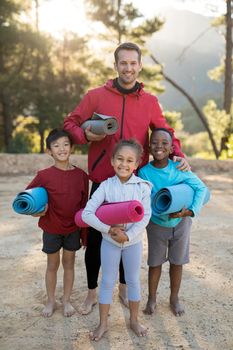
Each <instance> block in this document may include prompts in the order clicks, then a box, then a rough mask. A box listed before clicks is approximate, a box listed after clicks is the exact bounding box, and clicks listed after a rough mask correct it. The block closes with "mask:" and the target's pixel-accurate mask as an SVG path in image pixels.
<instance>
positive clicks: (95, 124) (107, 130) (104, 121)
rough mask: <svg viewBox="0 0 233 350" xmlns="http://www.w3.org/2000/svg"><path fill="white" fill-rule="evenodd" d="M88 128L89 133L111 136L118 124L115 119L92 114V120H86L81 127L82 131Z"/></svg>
mask: <svg viewBox="0 0 233 350" xmlns="http://www.w3.org/2000/svg"><path fill="white" fill-rule="evenodd" d="M88 126H90V127H91V128H90V131H91V132H93V133H94V134H97V135H102V134H106V135H113V134H115V133H116V132H117V130H118V122H117V119H116V118H115V117H110V116H108V115H103V114H99V113H94V114H93V116H92V118H91V119H89V120H86V121H85V122H84V123H83V124H82V125H81V128H82V129H84V130H85V129H86V128H87V127H88Z"/></svg>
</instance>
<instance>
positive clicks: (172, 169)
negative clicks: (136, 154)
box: [138, 159, 207, 227]
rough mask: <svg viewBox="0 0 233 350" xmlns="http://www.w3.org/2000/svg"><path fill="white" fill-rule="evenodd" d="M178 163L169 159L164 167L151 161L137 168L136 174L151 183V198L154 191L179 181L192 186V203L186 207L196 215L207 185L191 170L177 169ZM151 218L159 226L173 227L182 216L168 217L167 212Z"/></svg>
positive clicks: (176, 183)
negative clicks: (155, 165)
mask: <svg viewBox="0 0 233 350" xmlns="http://www.w3.org/2000/svg"><path fill="white" fill-rule="evenodd" d="M178 164H179V162H176V163H174V162H173V161H172V160H170V159H169V160H168V165H167V166H166V167H165V168H156V167H154V166H153V164H152V162H150V163H148V164H147V165H145V166H144V167H142V168H141V169H140V170H139V172H138V176H140V177H141V178H142V179H145V180H147V181H150V182H151V183H152V185H153V189H152V192H151V198H153V197H154V195H155V193H156V192H158V191H159V190H160V189H161V188H163V187H167V186H173V185H178V184H181V183H184V184H187V185H189V186H190V187H192V189H193V190H194V197H193V203H192V205H191V206H190V207H189V208H187V209H190V210H192V211H193V213H194V216H196V215H197V214H198V213H199V212H200V210H201V207H202V205H203V201H204V199H205V196H206V191H207V187H206V186H205V184H204V183H203V182H202V181H201V180H200V179H199V178H198V177H197V176H196V175H195V174H194V173H193V172H192V171H181V170H179V169H177V168H176V166H177V165H178ZM151 220H152V221H153V222H154V223H156V224H158V225H161V226H165V227H175V226H176V225H177V224H178V223H179V222H180V221H181V220H182V218H175V219H172V218H169V215H168V214H165V215H155V214H152V216H151Z"/></svg>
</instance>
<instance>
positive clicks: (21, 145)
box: [9, 116, 40, 153]
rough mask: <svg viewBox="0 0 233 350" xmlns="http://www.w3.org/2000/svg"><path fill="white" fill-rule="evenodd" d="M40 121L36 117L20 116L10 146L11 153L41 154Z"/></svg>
mask: <svg viewBox="0 0 233 350" xmlns="http://www.w3.org/2000/svg"><path fill="white" fill-rule="evenodd" d="M37 128H38V120H37V119H36V118H35V117H24V116H18V117H17V118H16V119H15V121H14V132H13V135H12V139H11V142H10V146H9V152H10V153H31V152H39V150H40V147H39V143H40V140H39V135H38V132H37Z"/></svg>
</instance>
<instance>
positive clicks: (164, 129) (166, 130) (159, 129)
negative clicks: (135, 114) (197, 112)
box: [150, 128, 173, 139]
mask: <svg viewBox="0 0 233 350" xmlns="http://www.w3.org/2000/svg"><path fill="white" fill-rule="evenodd" d="M156 131H165V132H166V133H168V134H169V135H170V136H171V139H173V135H172V133H171V131H170V130H168V129H166V128H155V129H153V130H152V133H151V135H150V138H151V137H152V135H153V134H154V133H155V132H156Z"/></svg>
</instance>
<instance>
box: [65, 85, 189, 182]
mask: <svg viewBox="0 0 233 350" xmlns="http://www.w3.org/2000/svg"><path fill="white" fill-rule="evenodd" d="M94 112H96V113H99V114H104V115H108V116H112V117H115V118H116V119H117V120H118V125H119V128H118V131H117V132H116V134H114V135H107V136H106V137H105V138H104V139H103V140H102V141H98V142H91V144H90V148H89V152H88V173H89V178H90V180H92V181H94V182H96V183H100V182H102V181H104V180H105V179H107V178H108V177H111V176H113V175H114V170H113V168H112V166H111V161H110V160H111V155H112V150H113V148H114V145H115V144H116V143H117V142H118V141H119V140H120V139H130V138H135V139H137V141H139V142H140V143H141V144H142V146H143V148H144V156H143V159H142V163H141V164H140V166H143V165H145V164H146V163H147V162H148V160H149V129H154V128H166V129H168V130H169V131H171V132H172V134H173V148H174V154H173V155H177V156H181V157H184V154H183V153H182V152H181V150H180V141H179V140H178V139H177V138H176V137H175V136H174V130H173V129H172V128H171V127H170V126H169V125H168V123H167V122H166V119H165V117H164V116H163V114H162V111H161V108H160V106H159V103H158V100H157V98H156V97H155V96H153V95H151V94H150V93H147V92H145V91H144V89H143V84H140V88H139V89H138V90H137V91H136V92H133V93H130V94H127V95H123V94H122V93H120V92H119V91H118V90H117V89H116V88H115V87H113V80H109V81H107V83H106V84H105V85H104V86H101V87H98V88H96V89H93V90H90V91H88V93H87V94H86V95H85V96H84V98H83V99H82V101H81V102H80V103H79V105H78V106H77V107H76V108H75V110H74V111H73V112H71V113H70V114H69V115H68V116H67V117H66V118H65V121H64V129H65V130H66V131H68V132H69V133H70V134H71V136H72V138H73V140H74V143H76V144H86V143H87V140H86V138H85V135H84V130H83V129H82V128H80V125H81V124H82V123H84V121H86V120H87V119H90V118H91V117H92V115H93V113H94Z"/></svg>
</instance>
